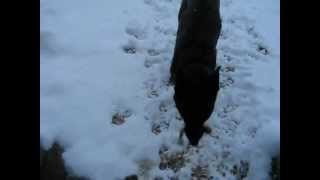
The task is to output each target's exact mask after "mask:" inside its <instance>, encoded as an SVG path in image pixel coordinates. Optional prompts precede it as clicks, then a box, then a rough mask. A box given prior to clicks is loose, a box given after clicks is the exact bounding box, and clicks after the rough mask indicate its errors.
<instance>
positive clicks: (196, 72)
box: [174, 64, 220, 144]
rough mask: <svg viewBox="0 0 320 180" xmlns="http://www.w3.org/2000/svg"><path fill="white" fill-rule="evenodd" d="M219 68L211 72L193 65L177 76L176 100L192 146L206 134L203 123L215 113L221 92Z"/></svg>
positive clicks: (202, 66) (200, 66) (203, 67)
mask: <svg viewBox="0 0 320 180" xmlns="http://www.w3.org/2000/svg"><path fill="white" fill-rule="evenodd" d="M219 68H220V67H219ZM219 68H217V69H216V70H211V69H209V68H208V67H206V66H204V65H201V64H191V65H188V66H186V67H185V68H184V69H182V70H181V71H180V72H179V74H178V75H177V81H176V84H175V94H174V100H175V104H176V106H177V109H178V111H179V113H180V115H181V116H182V118H183V119H184V121H185V124H186V127H188V128H186V136H187V137H188V139H189V141H190V143H191V144H198V142H199V140H200V138H201V137H202V135H203V132H204V129H203V123H204V122H205V121H206V120H207V119H208V118H209V117H210V115H211V114H212V112H213V109H214V103H215V100H216V97H217V94H218V90H219Z"/></svg>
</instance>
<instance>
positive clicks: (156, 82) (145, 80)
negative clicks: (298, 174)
mask: <svg viewBox="0 0 320 180" xmlns="http://www.w3.org/2000/svg"><path fill="white" fill-rule="evenodd" d="M40 3H41V7H40V13H41V26H40V40H41V54H40V56H41V61H40V63H41V64H40V72H41V78H40V84H41V86H40V88H41V89H40V96H41V102H40V103H41V106H40V108H41V110H40V113H41V123H40V124H41V127H40V137H41V143H42V144H43V145H44V146H45V147H46V148H50V146H51V145H52V143H53V142H54V141H58V142H59V143H60V144H61V145H62V146H64V147H65V153H64V154H63V158H64V160H65V162H66V165H67V166H68V167H70V168H71V169H72V170H73V171H74V172H75V173H77V174H78V175H80V176H87V177H89V178H91V179H92V180H105V179H110V180H118V179H123V178H124V177H125V176H128V175H131V174H138V176H139V178H141V179H154V178H155V177H162V178H163V179H164V180H165V179H170V178H179V179H190V178H191V176H192V172H195V170H194V169H195V168H196V167H201V168H202V169H204V172H205V173H206V178H207V179H214V180H218V179H220V180H221V179H227V180H235V179H249V180H267V179H268V178H269V174H268V173H269V169H270V162H271V157H273V156H274V155H276V154H277V153H279V151H280V119H279V114H280V112H279V110H280V105H279V104H280V103H279V101H280V80H279V78H280V68H279V67H280V65H279V64H280V59H279V56H280V46H279V38H280V35H279V29H280V27H279V26H280V25H279V21H280V20H279V16H280V15H279V14H280V9H279V1H278V0H221V16H222V33H221V36H220V39H219V41H218V47H217V49H218V64H219V65H221V66H222V69H221V82H220V85H221V90H220V92H219V95H218V99H217V102H216V109H215V112H214V113H213V115H212V116H211V117H210V119H209V120H208V122H207V123H208V125H209V126H210V127H212V129H213V132H212V134H211V135H204V137H203V138H202V139H201V141H200V143H199V147H198V148H194V147H188V146H187V139H186V137H184V144H182V145H181V144H178V135H179V131H180V129H181V128H182V127H183V121H181V118H180V116H179V114H178V112H177V110H176V108H175V104H174V101H173V93H174V91H173V87H172V86H169V85H168V84H167V82H168V78H169V67H170V63H171V58H172V55H173V49H174V45H175V36H176V30H177V23H178V22H177V21H178V20H177V14H178V10H179V7H180V0H113V1H111V0H110V1H106V0H90V1H89V0H68V1H65V0H55V1H51V0H41V1H40ZM115 114H120V115H122V117H123V118H124V123H123V124H121V125H116V124H113V123H112V119H113V117H114V115H115ZM159 151H160V153H159ZM163 151H165V152H163ZM177 153H180V154H182V156H181V157H180V160H176V161H180V162H181V164H182V166H179V167H178V168H172V167H171V168H170V166H169V168H168V167H167V168H159V164H161V163H162V159H163V158H162V157H163V156H162V155H163V154H167V155H168V156H170V155H172V156H174V155H175V154H177ZM181 159H182V160H181Z"/></svg>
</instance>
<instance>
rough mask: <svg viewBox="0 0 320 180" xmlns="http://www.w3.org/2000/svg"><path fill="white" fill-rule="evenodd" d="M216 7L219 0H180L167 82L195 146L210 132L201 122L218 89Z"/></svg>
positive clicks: (191, 142) (218, 13) (217, 8)
mask: <svg viewBox="0 0 320 180" xmlns="http://www.w3.org/2000/svg"><path fill="white" fill-rule="evenodd" d="M219 9H220V0H182V3H181V7H180V11H179V17H178V21H179V25H178V31H177V37H176V45H175V49H174V56H173V59H172V64H171V68H170V73H171V77H170V81H171V83H173V84H174V90H175V94H174V101H175V104H176V107H177V109H178V111H179V113H180V115H181V117H182V118H183V120H184V122H185V127H184V129H183V130H182V132H183V131H184V132H185V134H186V136H187V138H188V139H189V142H190V144H191V145H194V146H196V145H198V143H199V140H200V138H201V137H202V135H203V133H204V132H207V133H210V132H211V130H210V128H208V127H206V126H204V122H205V121H207V120H208V118H209V117H210V116H211V114H212V112H213V109H214V105H215V101H216V97H217V94H218V90H219V68H217V67H216V56H217V52H216V45H217V41H218V38H219V35H220V31H221V19H220V12H219V11H220V10H219ZM180 136H182V134H180ZM180 138H181V137H180Z"/></svg>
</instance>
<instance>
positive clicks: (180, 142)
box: [178, 128, 184, 145]
mask: <svg viewBox="0 0 320 180" xmlns="http://www.w3.org/2000/svg"><path fill="white" fill-rule="evenodd" d="M183 133H184V128H182V129H181V130H180V133H179V139H178V144H180V145H182V144H183Z"/></svg>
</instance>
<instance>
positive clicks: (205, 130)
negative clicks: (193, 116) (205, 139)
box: [203, 124, 212, 134]
mask: <svg viewBox="0 0 320 180" xmlns="http://www.w3.org/2000/svg"><path fill="white" fill-rule="evenodd" d="M203 128H204V132H205V133H207V134H211V132H212V129H211V128H210V127H209V126H208V125H206V124H205V125H203Z"/></svg>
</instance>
